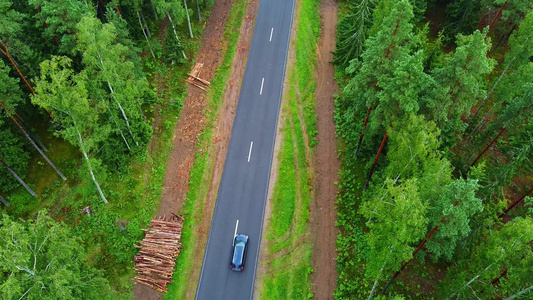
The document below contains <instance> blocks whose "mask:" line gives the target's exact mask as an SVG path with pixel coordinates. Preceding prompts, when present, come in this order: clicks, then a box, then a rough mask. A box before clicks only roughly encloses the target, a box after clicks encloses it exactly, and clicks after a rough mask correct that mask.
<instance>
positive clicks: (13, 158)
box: [0, 60, 29, 192]
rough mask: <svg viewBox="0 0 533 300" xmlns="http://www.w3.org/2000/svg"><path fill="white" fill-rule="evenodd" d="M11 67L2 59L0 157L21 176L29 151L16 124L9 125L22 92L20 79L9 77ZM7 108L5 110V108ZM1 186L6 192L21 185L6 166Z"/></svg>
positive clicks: (1, 169) (1, 170)
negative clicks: (16, 133)
mask: <svg viewBox="0 0 533 300" xmlns="http://www.w3.org/2000/svg"><path fill="white" fill-rule="evenodd" d="M9 71H10V68H9V67H7V66H6V65H4V62H3V61H2V60H0V105H1V106H0V158H2V159H3V160H4V161H5V162H6V163H7V164H8V165H9V167H10V168H11V169H13V170H14V171H15V173H17V174H18V175H19V176H20V177H21V178H24V177H25V175H26V170H27V168H28V160H29V153H28V152H27V151H26V150H25V149H24V143H23V142H24V141H23V139H22V136H21V135H15V133H14V132H13V131H12V128H16V127H14V126H11V127H10V126H9V123H11V120H9V115H12V114H13V113H14V111H15V108H16V107H17V106H18V105H19V104H20V102H21V100H22V98H21V96H22V93H21V91H20V88H19V86H18V84H17V83H18V80H16V79H14V78H11V77H9ZM4 108H5V110H4ZM0 186H2V190H3V191H4V192H7V191H10V190H12V189H14V188H15V187H17V186H19V183H18V182H17V181H16V179H15V178H14V177H13V176H12V175H11V173H9V172H8V170H7V169H5V168H4V166H3V165H2V166H0Z"/></svg>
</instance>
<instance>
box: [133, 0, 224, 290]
mask: <svg viewBox="0 0 533 300" xmlns="http://www.w3.org/2000/svg"><path fill="white" fill-rule="evenodd" d="M232 3H233V1H232V0H217V1H215V3H214V5H213V6H212V8H211V14H210V16H209V20H208V21H207V24H206V27H205V31H204V34H203V36H202V46H201V48H200V50H199V51H198V53H197V55H196V57H197V61H199V62H202V63H204V67H203V68H202V78H203V79H206V80H208V81H211V80H212V79H213V77H214V76H215V72H216V69H217V67H218V66H219V65H220V62H221V61H222V59H223V57H222V55H221V54H222V50H223V47H224V46H225V43H223V41H222V37H223V36H224V26H225V24H226V21H227V20H228V16H229V13H230V11H231V7H232ZM206 106H207V101H206V94H205V92H204V91H202V90H200V89H198V88H197V87H194V86H191V85H189V87H188V89H187V97H186V98H185V100H184V103H183V108H182V110H181V114H180V117H179V120H178V123H177V125H176V129H175V130H174V136H173V143H174V146H173V150H172V152H171V154H170V157H169V160H168V165H167V172H166V175H165V182H164V186H163V192H162V199H161V205H160V207H159V212H158V213H157V216H163V215H167V216H168V215H170V213H171V212H174V213H177V212H179V211H180V210H181V209H182V207H183V205H184V203H185V196H186V193H187V190H188V187H189V184H188V182H189V178H190V169H191V166H192V164H193V162H194V154H195V153H196V144H197V142H198V135H199V133H200V131H201V130H202V129H203V123H204V109H205V108H206ZM156 115H157V114H156ZM157 120H158V118H157V117H156V121H157ZM154 126H157V124H156V123H154ZM207 222H210V219H209V220H208V221H207ZM133 293H134V295H135V299H140V300H152V299H153V300H155V299H162V294H161V293H159V292H157V291H154V290H152V289H150V288H148V287H145V286H143V285H139V284H136V285H135V287H134V288H133Z"/></svg>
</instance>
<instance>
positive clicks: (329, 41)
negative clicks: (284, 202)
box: [310, 0, 340, 299]
mask: <svg viewBox="0 0 533 300" xmlns="http://www.w3.org/2000/svg"><path fill="white" fill-rule="evenodd" d="M337 8H338V7H337V2H336V1H335V0H322V3H321V5H320V15H321V22H320V24H321V26H320V38H319V44H318V47H317V58H318V66H317V73H316V82H317V87H316V106H315V111H316V115H317V129H318V135H317V140H318V145H317V146H316V157H315V163H316V194H315V195H316V196H315V199H314V201H313V202H312V203H311V222H310V228H311V244H312V245H313V253H312V255H311V266H312V268H313V273H311V275H310V280H311V283H312V292H313V294H314V298H315V299H333V293H334V292H335V288H336V286H337V284H336V282H337V264H336V261H335V259H336V257H337V252H336V251H337V248H336V245H335V242H336V241H337V234H338V229H337V228H336V227H335V221H336V220H337V210H336V208H335V201H336V196H337V187H336V186H335V182H336V181H337V180H338V171H339V168H340V162H339V160H338V158H337V140H336V138H335V123H334V122H333V111H334V109H335V106H334V98H333V95H334V94H336V93H337V91H338V88H337V84H336V82H335V79H334V75H335V69H334V68H333V65H332V64H331V63H330V62H331V61H332V60H333V54H332V52H333V51H334V50H335V37H336V27H337Z"/></svg>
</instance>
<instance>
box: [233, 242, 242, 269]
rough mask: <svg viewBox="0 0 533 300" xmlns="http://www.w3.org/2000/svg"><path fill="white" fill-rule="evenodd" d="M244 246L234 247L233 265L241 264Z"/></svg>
mask: <svg viewBox="0 0 533 300" xmlns="http://www.w3.org/2000/svg"><path fill="white" fill-rule="evenodd" d="M243 251H244V245H235V252H234V253H233V264H235V265H240V264H241V263H242V253H243Z"/></svg>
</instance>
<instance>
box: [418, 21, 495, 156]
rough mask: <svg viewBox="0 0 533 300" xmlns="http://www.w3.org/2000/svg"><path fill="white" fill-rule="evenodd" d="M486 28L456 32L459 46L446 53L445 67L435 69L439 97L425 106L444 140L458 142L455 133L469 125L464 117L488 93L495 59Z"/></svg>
mask: <svg viewBox="0 0 533 300" xmlns="http://www.w3.org/2000/svg"><path fill="white" fill-rule="evenodd" d="M486 34H487V33H486V31H485V32H483V33H482V32H479V31H476V32H474V33H473V34H472V35H469V36H464V35H458V36H457V43H458V47H457V49H456V50H455V52H454V53H453V54H452V55H451V56H449V57H447V58H446V59H445V62H444V66H443V67H442V68H437V69H434V70H433V72H432V75H433V78H434V79H435V81H436V82H438V84H439V86H438V89H437V91H438V92H437V93H436V97H434V98H433V97H432V98H426V99H427V100H428V101H427V102H425V103H424V104H423V105H424V107H425V109H424V110H426V111H428V112H430V113H431V114H432V119H433V120H434V121H435V122H436V123H437V126H438V127H439V128H440V130H441V131H442V135H443V140H444V143H445V144H446V145H448V146H450V145H453V144H454V142H455V134H456V133H461V132H463V131H464V130H465V129H466V126H467V125H466V124H465V123H463V121H462V120H461V117H462V116H463V115H465V114H466V115H467V116H468V115H469V114H470V111H471V109H472V106H473V105H474V104H476V103H478V101H480V100H481V99H483V98H484V97H485V95H486V90H485V76H486V75H487V74H489V73H490V72H491V70H492V68H493V67H494V60H493V59H490V58H488V57H487V51H488V50H489V49H490V41H489V40H488V38H487V36H486Z"/></svg>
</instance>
